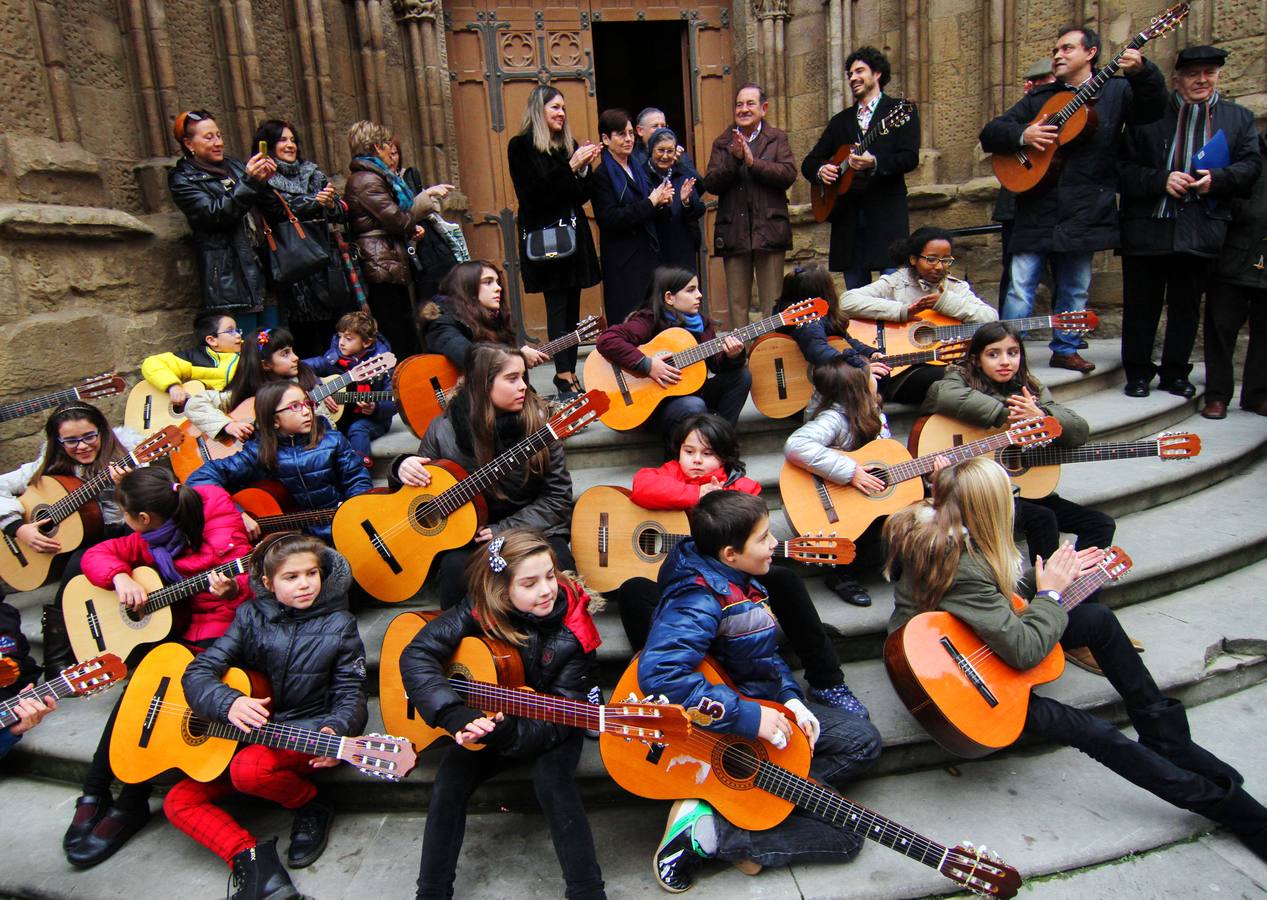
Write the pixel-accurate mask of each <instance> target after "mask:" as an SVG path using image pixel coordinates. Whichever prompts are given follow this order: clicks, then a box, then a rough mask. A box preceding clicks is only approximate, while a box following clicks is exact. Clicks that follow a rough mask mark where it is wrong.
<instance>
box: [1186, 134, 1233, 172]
mask: <svg viewBox="0 0 1267 900" xmlns="http://www.w3.org/2000/svg"><path fill="white" fill-rule="evenodd" d="M1231 161H1232V154H1231V152H1230V151H1229V150H1228V149H1227V135H1225V134H1224V133H1223V129H1222V128H1220V129H1219V130H1218V131H1216V132H1215V133H1214V137H1212V138H1210V139H1209V140H1208V141H1206V142H1205V146H1204V147H1202V148H1201V149H1200V150H1198V151H1197V152H1196V153H1194V154H1192V168H1193V169H1194V170H1196V169H1226V168H1227V167H1228V164H1229V163H1231Z"/></svg>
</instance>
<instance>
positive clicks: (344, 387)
mask: <svg viewBox="0 0 1267 900" xmlns="http://www.w3.org/2000/svg"><path fill="white" fill-rule="evenodd" d="M394 368H396V354H395V353H392V352H390V351H388V352H387V353H380V354H379V355H378V356H372V357H370V358H369V359H367V360H365V362H363V363H360V364H358V365H356V366H353V367H352V368H351V369H349V370H348V371H346V372H343V373H342V374H339V375H327V376H326V377H325V378H323V379H322V380H321V384H319V385H317V386H316V387H315V388H313V389H312V390H310V391H309V392H308V397H309V398H310V399H311V400H312V402H313V403H316V404H318V405H321V404H322V402H323V401H324V400H325V399H326V398H327V397H330V398H331V399H333V400H334V401H335V402H336V403H338V404H339V408H338V409H336V410H335V411H334V412H332V413H330V415H329V419H330V424H331V425H334V424H337V423H338V421H339V419H341V418H343V412H344V410H345V409H347V405H348V404H349V403H356V402H360V403H377V402H379V400H380V399H382V400H391V399H392V398H393V397H394V393H393V392H392V391H368V392H365V393H357V392H355V391H349V390H348V388H349V387H351V386H352V385H353V384H356V383H361V382H367V381H373V380H374V379H375V378H378V377H380V376H383V375H386V374H387V373H388V372H390V371H392V369H394ZM371 395H374V396H371ZM347 397H351V399H350V400H349V399H346V398H347ZM252 412H254V408H252Z"/></svg>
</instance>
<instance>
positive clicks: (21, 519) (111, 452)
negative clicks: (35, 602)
mask: <svg viewBox="0 0 1267 900" xmlns="http://www.w3.org/2000/svg"><path fill="white" fill-rule="evenodd" d="M140 440H141V436H140V435H138V434H136V433H135V432H133V431H132V430H131V429H128V428H116V429H112V428H111V427H110V423H109V422H108V421H106V417H105V414H104V413H103V412H102V411H101V410H99V409H97V407H95V406H93V405H92V404H90V403H84V402H83V401H80V400H75V401H72V402H70V403H63V404H62V405H61V406H59V407H57V408H56V409H54V410H53V412H52V414H51V415H50V416H49V417H48V420H47V421H46V422H45V423H44V449H43V450H42V451H41V453H40V456H39V458H38V459H36V460H35V461H34V462H29V463H26V464H25V465H23V466H20V467H19V468H17V469H15V470H13V471H12V472H9V473H7V474H5V475H0V530H3V531H4V533H5V535H7V536H8V539H9V540H11V541H17V543H18V544H19V545H20V546H25V547H28V548H30V549H31V550H37V551H39V552H40V553H60V552H61V551H62V545H61V542H60V541H58V539H57V537H56V535H52V536H50V535H46V534H44V533H43V532H42V531H40V529H39V527H38V526H36V525H35V524H33V523H31V522H27V521H25V510H24V508H23V506H22V504H21V502H20V501H19V500H18V497H20V496H21V495H22V494H23V493H25V491H26V489H27V487H28V486H30V485H31V484H34V483H35V482H36V481H38V480H39V479H41V478H43V477H44V476H46V475H69V476H70V477H72V478H78V479H80V480H81V481H83V480H87V479H89V478H93V477H95V476H97V475H99V474H101V473H102V472H104V471H106V470H107V469H109V470H110V476H111V479H112V483H110V484H108V485H107V486H106V487H105V488H104V489H103V490H102V491H101V493H100V494H98V495H97V498H96V503H97V505H98V507H99V508H100V510H101V521H102V524H103V525H104V526H105V527H104V530H103V533H102V534H100V535H98V536H97V538H96V540H104V539H105V538H109V537H115V536H117V535H121V534H125V533H126V532H127V526H126V525H124V523H123V511H122V510H121V509H120V508H119V504H118V503H117V502H116V500H115V485H116V484H118V482H119V479H120V478H122V477H123V474H124V472H125V471H126V469H124V468H123V467H121V466H118V465H115V464H116V463H117V462H119V461H120V460H122V459H123V458H124V457H125V456H127V454H128V451H129V450H131V449H132V448H133V447H135V446H136V445H137V444H138V443H139V442H140ZM91 546H92V544H91V542H90V539H89V538H87V537H85V543H84V544H83V546H81V547H79V549H77V550H76V551H75V552H73V553H71V554H70V556H68V557H67V558H66V564H65V567H64V568H63V570H62V576H61V582H60V584H59V586H58V588H57V596H56V598H55V599H54V601H53V602H52V603H51V604H49V605H47V606H45V607H44V610H43V618H42V623H41V624H42V627H43V631H44V674H45V675H46V676H47V677H49V678H53V677H56V675H57V673H58V672H59V671H61V670H62V669H63V668H65V667H66V666H68V665H70V664H71V663H73V662H74V661H75V656H74V654H73V653H72V652H71V649H70V640H69V639H68V638H67V637H66V623H65V621H64V620H63V619H62V595H63V593H64V592H65V590H66V585H67V583H69V582H70V580H71V579H72V578H74V577H75V576H76V575H78V574H79V573H80V563H81V560H82V559H83V556H84V553H85V552H87V550H88V548H89V547H91Z"/></svg>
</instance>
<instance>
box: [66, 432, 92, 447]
mask: <svg viewBox="0 0 1267 900" xmlns="http://www.w3.org/2000/svg"><path fill="white" fill-rule="evenodd" d="M99 437H101V434H100V433H99V432H96V431H90V432H88V433H87V434H81V435H79V436H78V437H59V438H58V439H57V443H59V444H61V445H62V446H63V447H78V446H79V445H80V444H94V443H96V441H97V438H99Z"/></svg>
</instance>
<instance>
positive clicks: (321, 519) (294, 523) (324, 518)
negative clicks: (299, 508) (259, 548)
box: [255, 509, 338, 533]
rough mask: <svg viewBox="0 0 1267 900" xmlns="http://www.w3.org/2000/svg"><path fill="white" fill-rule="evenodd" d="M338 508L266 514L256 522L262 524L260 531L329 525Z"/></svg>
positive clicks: (290, 529) (292, 529)
mask: <svg viewBox="0 0 1267 900" xmlns="http://www.w3.org/2000/svg"><path fill="white" fill-rule="evenodd" d="M336 512H338V509H309V510H304V511H303V512H293V513H283V514H282V515H280V516H265V517H264V518H262V519H256V520H255V524H257V525H259V526H260V531H262V532H265V533H269V532H274V531H294V530H295V528H296V527H299V528H302V527H304V526H306V525H328V524H330V523H331V522H332V521H334V514H335V513H336Z"/></svg>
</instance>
